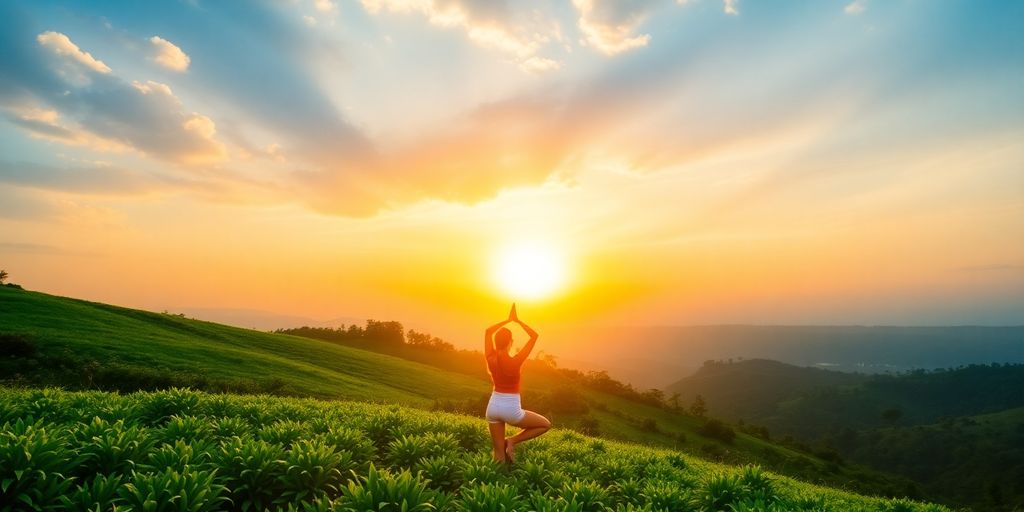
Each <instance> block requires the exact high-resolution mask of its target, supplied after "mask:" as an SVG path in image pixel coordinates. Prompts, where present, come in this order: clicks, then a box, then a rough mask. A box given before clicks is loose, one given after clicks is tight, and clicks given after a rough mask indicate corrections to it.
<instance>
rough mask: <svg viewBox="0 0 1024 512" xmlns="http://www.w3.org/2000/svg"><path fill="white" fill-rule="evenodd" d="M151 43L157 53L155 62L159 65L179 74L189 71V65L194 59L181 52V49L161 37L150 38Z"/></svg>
mask: <svg viewBox="0 0 1024 512" xmlns="http://www.w3.org/2000/svg"><path fill="white" fill-rule="evenodd" d="M149 42H150V43H152V44H153V48H154V51H155V52H156V53H155V54H154V55H153V60H154V61H156V63H157V64H160V65H161V66H163V67H165V68H167V69H170V70H171V71H177V72H179V73H181V72H184V71H186V70H188V65H189V64H190V63H191V62H192V59H191V58H189V56H188V55H187V54H186V53H185V52H183V51H181V48H178V47H177V46H176V45H175V44H174V43H172V42H170V41H168V40H166V39H164V38H162V37H159V36H153V37H151V38H149Z"/></svg>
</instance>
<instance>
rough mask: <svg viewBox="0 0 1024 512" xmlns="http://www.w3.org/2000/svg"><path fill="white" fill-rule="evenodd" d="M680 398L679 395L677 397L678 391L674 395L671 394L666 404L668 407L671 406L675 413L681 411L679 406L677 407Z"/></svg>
mask: <svg viewBox="0 0 1024 512" xmlns="http://www.w3.org/2000/svg"><path fill="white" fill-rule="evenodd" d="M681 398H682V396H680V395H679V392H678V391H676V392H675V393H672V396H671V397H669V399H668V403H669V405H671V406H672V409H673V410H675V411H680V410H682V406H681V405H679V400H680V399H681Z"/></svg>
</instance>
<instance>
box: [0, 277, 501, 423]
mask: <svg viewBox="0 0 1024 512" xmlns="http://www.w3.org/2000/svg"><path fill="white" fill-rule="evenodd" d="M0 325H2V326H3V327H0V329H2V330H3V332H5V333H15V334H20V335H23V336H25V337H27V338H28V339H29V340H33V341H35V342H36V344H37V345H38V347H39V350H40V352H41V353H43V355H46V356H50V357H51V358H56V359H60V358H64V359H68V360H69V363H70V364H68V365H67V366H68V368H66V370H67V372H68V373H69V374H71V375H70V376H69V380H70V379H75V378H77V377H79V375H78V374H77V372H80V371H81V368H76V367H73V366H74V365H75V364H80V365H82V366H85V365H87V364H88V363H90V362H91V363H95V364H97V365H99V366H101V367H110V366H118V367H123V368H127V369H137V370H153V371H159V372H163V373H166V374H169V375H174V376H202V377H204V378H206V379H208V380H209V381H211V382H213V383H226V384H230V383H246V382H253V383H256V384H258V383H259V380H260V379H264V380H271V379H279V380H280V381H282V382H283V383H284V386H283V389H282V390H281V391H282V392H283V393H286V394H294V395H302V396H314V397H321V398H339V397H341V398H348V399H356V400H371V401H381V402H389V403H400V404H407V405H418V406H427V405H429V404H431V403H432V402H433V399H434V398H435V397H437V396H467V395H471V394H474V393H475V394H479V393H481V392H482V391H485V390H486V384H484V383H481V381H480V380H479V379H474V378H471V377H468V376H465V375H458V374H450V373H447V372H444V371H442V370H439V369H437V368H434V367H431V366H427V365H422V364H418V363H413V362H410V361H406V360H403V359H399V358H396V357H391V356H386V355H383V354H377V353H374V352H369V351H365V350H358V349H354V348H349V347H344V346H339V345H333V344H329V343H323V342H319V341H314V340H310V339H307V338H301V337H297V336H286V335H280V334H269V333H263V332H259V331H252V330H247V329H239V328H235V327H229V326H225V325H219V324H215V323H211V322H202V321H198V320H190V319H186V318H182V317H179V316H175V315H168V314H161V313H151V312H147V311H139V310H134V309H128V308H121V307H117V306H110V305H107V304H100V303H94V302H87V301H81V300H75V299H68V298H62V297H54V296H51V295H46V294H42V293H36V292H28V291H20V290H14V289H10V288H4V287H0ZM12 370H13V371H12V373H14V371H21V372H25V371H26V370H29V371H30V370H31V369H26V368H23V367H18V368H12ZM55 383H57V384H59V382H55Z"/></svg>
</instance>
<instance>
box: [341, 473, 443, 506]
mask: <svg viewBox="0 0 1024 512" xmlns="http://www.w3.org/2000/svg"><path fill="white" fill-rule="evenodd" d="M435 496H436V495H435V493H433V492H432V491H430V489H428V488H427V484H426V482H424V481H423V480H421V479H420V478H419V477H414V476H413V475H412V474H411V473H409V472H408V471H403V472H401V473H399V474H398V475H397V476H396V475H392V474H391V473H390V472H389V471H387V470H378V469H377V468H376V467H374V466H373V465H372V464H371V465H370V468H369V470H368V471H367V473H366V476H363V477H360V478H359V480H358V481H351V482H349V484H348V485H347V486H346V487H345V488H343V489H342V498H341V500H340V504H341V510H346V511H353V512H363V511H366V510H376V511H379V512H389V511H395V512H420V511H428V510H434V509H435V507H434V505H433V503H432V501H433V498H435Z"/></svg>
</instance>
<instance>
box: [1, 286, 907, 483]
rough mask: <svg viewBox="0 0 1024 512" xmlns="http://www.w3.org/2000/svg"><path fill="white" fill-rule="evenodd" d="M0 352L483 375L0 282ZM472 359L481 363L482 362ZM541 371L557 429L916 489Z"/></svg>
mask: <svg viewBox="0 0 1024 512" xmlns="http://www.w3.org/2000/svg"><path fill="white" fill-rule="evenodd" d="M0 349H2V351H3V352H5V353H9V354H11V356H13V357H6V358H0V376H3V377H0V378H2V379H3V381H4V382H6V383H7V384H9V385H20V386H60V387H64V388H68V389H102V390H113V391H122V392H127V391H135V390H157V389H166V388H169V387H173V386H178V387H191V388H194V389H203V390H208V391H218V392H231V393H270V394H276V395H286V396H299V397H315V398H324V399H333V400H340V399H343V400H360V401H370V402H377V403H389V404H401V405H407V406H413V407H418V408H423V409H430V408H438V407H439V406H443V405H444V404H445V403H448V402H452V403H459V404H463V406H465V405H469V408H468V409H466V408H461V409H457V410H459V411H465V412H469V413H471V414H479V411H480V410H482V408H483V404H484V403H485V402H484V401H485V400H486V396H487V394H488V393H489V383H488V382H487V381H486V380H485V379H486V375H485V374H483V373H482V372H479V370H478V373H477V374H472V373H461V372H454V371H449V370H442V369H441V368H438V367H437V366H436V365H431V364H424V363H420V362H415V361H410V360H408V359H404V358H401V357H396V356H393V355H387V354H381V353H377V352H374V351H369V350H363V349H359V348H353V347H347V346H342V345H338V344H333V343H326V342H323V341H319V340H313V339H308V338H303V337H298V336H288V335H282V334H271V333H264V332H259V331H252V330H246V329H239V328H234V327H228V326H223V325H219V324H214V323H210V322H202V321H196V320H190V319H187V318H184V317H181V316H178V315H170V314H164V313H153V312H146V311H139V310H134V309H129V308H122V307H117V306H111V305H107V304H100V303H94V302H88V301H82V300H76V299H70V298H64V297H56V296H52V295H47V294H42V293H38V292H31V291H24V290H18V289H14V288H10V287H0ZM531 364H534V363H531ZM476 367H477V368H479V369H480V370H482V367H483V365H482V364H480V365H476ZM541 370H542V367H540V366H536V367H532V368H531V369H530V370H528V375H527V377H526V378H527V386H528V389H530V390H536V391H528V392H527V394H526V395H525V398H524V401H525V405H526V406H527V407H533V406H532V405H531V403H532V404H537V405H542V403H543V402H544V401H545V400H546V401H547V403H549V404H552V409H551V410H550V411H545V412H548V413H549V414H550V415H551V417H552V419H553V420H554V421H555V423H556V424H557V425H559V426H566V427H571V428H576V429H578V430H581V431H584V432H591V433H596V434H600V435H601V436H603V437H607V438H610V439H619V440H626V441H632V442H639V443H644V444H649V445H654V446H661V447H668V448H674V449H677V450H680V451H683V452H687V453H691V454H695V455H698V456H701V457H704V458H708V459H712V460H718V461H723V462H729V463H737V464H740V463H754V464H761V465H763V466H765V467H768V468H770V469H772V470H775V471H779V472H783V473H785V474H788V475H791V476H794V477H796V478H801V479H803V480H805V481H809V482H819V483H826V484H830V485H835V486H842V487H846V488H850V489H855V490H858V491H860V492H866V493H872V494H881V495H889V496H906V495H910V496H918V494H917V491H916V489H915V488H914V487H913V485H912V484H911V483H910V482H909V481H907V480H905V479H900V478H893V477H889V476H886V475H883V474H880V473H878V472H875V471H870V470H866V469H864V468H861V467H857V466H854V465H846V464H836V463H835V462H834V461H829V460H823V459H821V458H818V457H816V456H815V455H813V454H811V453H808V452H804V451H800V450H797V449H794V448H792V447H787V446H782V445H779V444H776V443H773V442H771V441H769V440H767V439H763V438H760V437H758V436H756V435H749V434H747V433H744V432H742V431H740V432H736V433H735V437H734V438H729V439H725V438H722V437H721V436H719V437H716V436H713V435H712V436H709V435H705V432H704V430H703V427H704V426H705V424H706V423H707V420H706V419H704V418H698V417H694V416H691V415H688V414H683V413H681V412H680V411H677V410H672V409H670V408H666V407H657V406H653V405H650V404H648V403H641V402H637V401H633V400H629V399H626V398H623V397H621V396H617V395H614V394H610V393H606V392H601V391H600V390H597V389H591V388H585V387H582V388H581V387H579V386H578V385H577V384H576V383H575V382H573V381H570V380H567V379H566V378H564V377H562V376H560V375H561V374H560V373H558V372H553V371H547V372H545V371H541ZM559 393H563V394H562V395H559ZM564 393H568V395H565V394H564ZM560 396H562V397H564V396H569V397H571V398H574V400H580V399H581V400H582V404H581V405H578V406H576V407H573V408H566V407H565V405H564V404H560V403H559V400H558V399H559V397H560ZM531 401H532V402H531ZM474 404H476V405H474ZM442 408H443V407H442ZM541 410H544V409H543V408H542V409H541Z"/></svg>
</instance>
